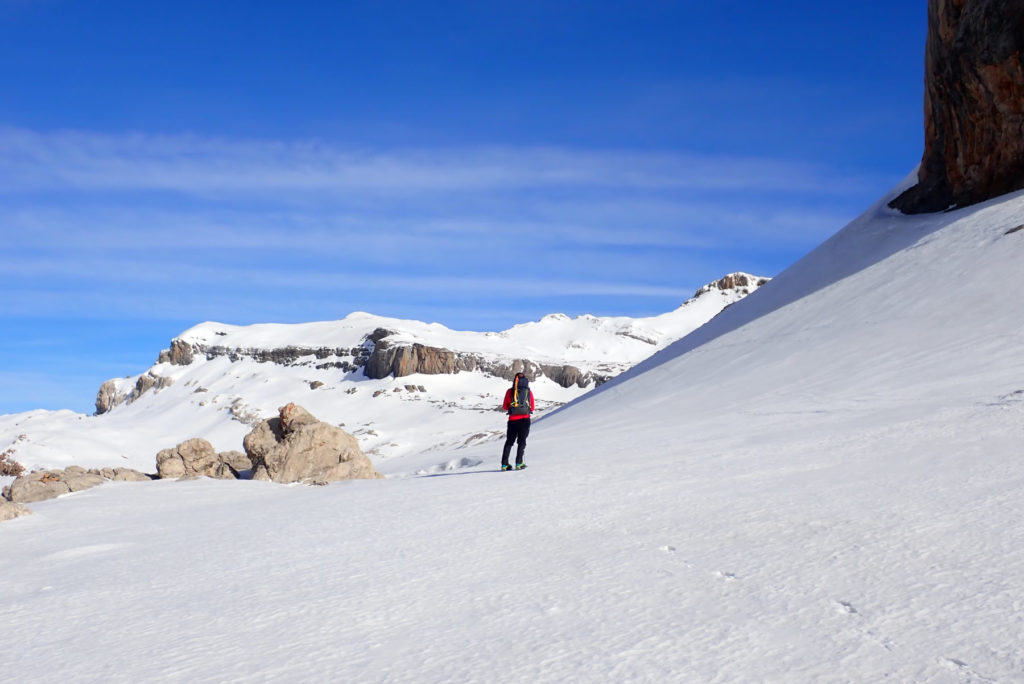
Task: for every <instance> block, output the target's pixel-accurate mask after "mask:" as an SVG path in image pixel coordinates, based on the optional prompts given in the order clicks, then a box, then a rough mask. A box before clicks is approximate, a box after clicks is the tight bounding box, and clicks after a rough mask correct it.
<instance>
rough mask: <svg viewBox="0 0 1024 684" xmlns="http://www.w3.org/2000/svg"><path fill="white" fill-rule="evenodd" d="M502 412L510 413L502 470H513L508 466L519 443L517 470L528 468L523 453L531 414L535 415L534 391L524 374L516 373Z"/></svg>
mask: <svg viewBox="0 0 1024 684" xmlns="http://www.w3.org/2000/svg"><path fill="white" fill-rule="evenodd" d="M501 408H502V410H504V411H505V412H506V413H508V430H507V432H506V433H505V435H506V436H505V448H504V449H502V451H501V469H502V470H512V466H510V465H509V464H508V457H509V454H510V453H512V445H513V444H515V443H516V442H519V446H518V447H517V449H516V467H515V469H516V470H522V469H523V468H525V467H526V464H525V463H523V452H525V451H526V438H527V437H528V436H529V435H530V414H532V413H533V391H532V390H531V389H530V380H529V379H528V378H527V377H526V375H524V374H523V373H516V377H515V378H514V379H513V380H512V387H510V388H509V389H508V391H507V392H505V401H504V402H502V404H501Z"/></svg>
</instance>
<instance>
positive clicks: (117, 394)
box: [96, 380, 128, 416]
mask: <svg viewBox="0 0 1024 684" xmlns="http://www.w3.org/2000/svg"><path fill="white" fill-rule="evenodd" d="M127 398H128V395H127V394H125V393H124V392H121V391H120V390H119V389H118V382H117V380H107V381H106V382H105V383H103V384H102V385H100V390H99V392H97V393H96V415H97V416H98V415H102V414H104V413H106V412H107V411H109V410H110V409H112V408H114V407H115V406H117V405H118V404H123V403H124V401H125V399H127Z"/></svg>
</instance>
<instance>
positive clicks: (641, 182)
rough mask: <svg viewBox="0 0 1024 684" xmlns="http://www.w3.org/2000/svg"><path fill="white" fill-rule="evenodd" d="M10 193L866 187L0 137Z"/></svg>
mask: <svg viewBox="0 0 1024 684" xmlns="http://www.w3.org/2000/svg"><path fill="white" fill-rule="evenodd" d="M0 178H3V179H4V181H5V182H4V186H3V187H2V188H0V191H2V192H5V193H8V194H9V193H12V192H20V191H39V190H60V189H80V190H92V191H132V190H164V191H175V192H182V193H190V194H196V195H202V196H209V195H212V194H217V193H229V194H230V193H238V194H247V193H263V192H268V191H271V192H278V193H291V192H345V191H350V192H351V191H355V192H358V191H363V192H387V193H403V192H437V191H447V192H455V191H483V190H496V189H498V190H509V189H531V188H533V189H536V188H565V187H569V188H573V187H575V188H581V187H585V188H632V189H640V190H659V189H660V190H683V189H692V190H702V191H716V190H721V191H732V190H741V189H745V190H749V191H761V192H818V193H828V194H840V195H841V194H846V193H849V192H850V191H851V190H852V189H855V188H858V187H860V188H863V187H864V183H865V181H864V180H863V179H860V178H851V177H845V176H843V175H840V174H835V173H832V172H831V171H830V170H828V169H823V168H819V167H815V166H813V165H810V164H804V163H800V162H792V161H786V160H778V159H760V158H752V157H714V156H701V155H694V154H681V153H666V152H640V151H631V150H589V149H569V148H558V147H531V148H511V147H478V148H469V149H462V148H449V149H398V150H368V149H364V150H360V149H351V148H341V147H337V146H333V145H329V144H325V143H321V142H316V141H290V142H283V141H260V140H224V139H215V138H201V137H197V136H189V135H179V136H153V135H142V134H134V135H105V134H97V133H80V132H56V133H38V132H34V131H27V130H23V129H14V128H4V129H0Z"/></svg>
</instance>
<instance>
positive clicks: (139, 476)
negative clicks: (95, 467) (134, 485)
mask: <svg viewBox="0 0 1024 684" xmlns="http://www.w3.org/2000/svg"><path fill="white" fill-rule="evenodd" d="M104 470H106V468H104ZM110 479H111V480H114V481H115V482H149V481H150V480H151V479H152V478H151V477H150V476H149V475H146V474H145V473H141V472H139V471H138V470H132V469H131V468H114V472H113V477H111V478H110Z"/></svg>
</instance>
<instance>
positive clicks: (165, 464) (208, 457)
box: [156, 437, 238, 480]
mask: <svg viewBox="0 0 1024 684" xmlns="http://www.w3.org/2000/svg"><path fill="white" fill-rule="evenodd" d="M156 470H157V474H158V475H159V477H160V479H162V480H166V479H176V478H193V477H212V478H215V479H220V480H229V479H234V478H236V477H237V476H238V474H237V473H236V472H233V471H232V469H231V467H230V466H229V465H228V464H227V463H225V462H224V461H223V460H221V458H220V457H219V456H218V455H217V452H216V451H214V449H213V445H212V444H210V443H209V442H207V441H206V440H205V439H201V438H198V437H197V438H194V439H189V440H186V441H184V442H182V443H181V444H179V445H178V446H176V447H174V448H173V449H164V450H163V451H161V452H160V453H158V454H157V455H156Z"/></svg>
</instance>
